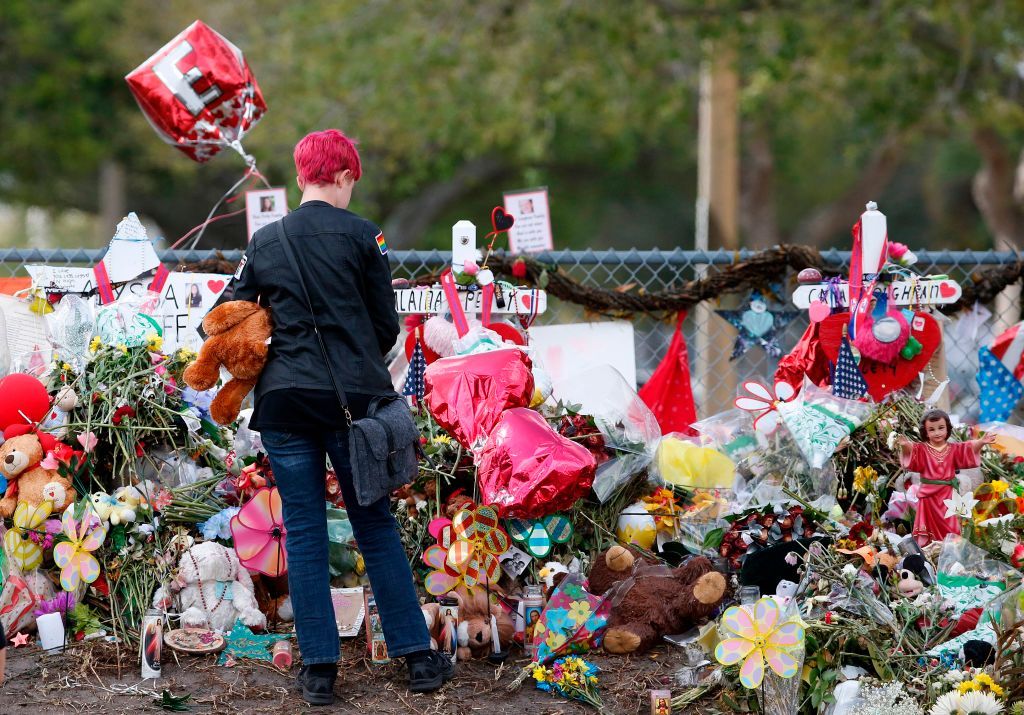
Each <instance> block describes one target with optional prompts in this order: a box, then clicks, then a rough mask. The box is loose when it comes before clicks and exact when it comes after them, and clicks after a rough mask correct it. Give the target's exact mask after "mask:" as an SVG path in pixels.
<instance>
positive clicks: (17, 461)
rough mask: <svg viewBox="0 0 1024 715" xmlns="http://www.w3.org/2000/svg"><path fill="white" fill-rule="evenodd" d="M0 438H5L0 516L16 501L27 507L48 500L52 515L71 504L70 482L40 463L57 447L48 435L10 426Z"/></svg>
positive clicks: (8, 513)
mask: <svg viewBox="0 0 1024 715" xmlns="http://www.w3.org/2000/svg"><path fill="white" fill-rule="evenodd" d="M4 435H5V436H6V438H7V439H6V441H5V442H4V443H3V444H2V445H0V473H2V474H3V476H4V477H5V478H6V479H7V491H6V493H5V494H4V497H3V499H0V516H3V517H4V518H9V517H10V516H11V515H12V514H14V509H15V507H17V505H18V502H19V501H23V502H27V503H28V504H30V505H31V506H38V505H39V504H41V503H43V502H44V501H49V502H51V503H52V504H53V512H54V513H59V512H62V511H64V509H66V508H67V507H68V505H69V504H72V503H74V501H75V490H74V488H72V486H71V482H70V481H68V480H67V479H65V478H64V477H62V476H61V475H60V474H59V473H58V472H57V470H56V469H46V468H44V467H43V466H42V465H41V464H40V462H42V461H43V458H44V457H46V453H47V452H51V451H53V450H54V449H55V448H56V447H57V445H58V444H59V443H58V442H57V440H56V439H54V438H53V436H52V435H49V434H46V433H45V432H35V431H33V429H32V427H30V426H29V425H11V426H10V427H8V428H7V429H5V430H4Z"/></svg>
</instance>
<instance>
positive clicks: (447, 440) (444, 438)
mask: <svg viewBox="0 0 1024 715" xmlns="http://www.w3.org/2000/svg"><path fill="white" fill-rule="evenodd" d="M430 441H431V442H433V443H434V444H451V443H452V438H451V437H449V436H448V435H446V434H439V435H437V436H436V437H434V439H432V440H430Z"/></svg>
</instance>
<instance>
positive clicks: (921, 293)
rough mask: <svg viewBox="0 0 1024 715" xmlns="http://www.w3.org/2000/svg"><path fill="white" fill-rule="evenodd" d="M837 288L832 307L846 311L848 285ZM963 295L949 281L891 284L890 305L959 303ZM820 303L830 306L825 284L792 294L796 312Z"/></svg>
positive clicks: (848, 296) (922, 280)
mask: <svg viewBox="0 0 1024 715" xmlns="http://www.w3.org/2000/svg"><path fill="white" fill-rule="evenodd" d="M838 288H839V305H838V306H835V307H845V306H847V305H849V303H850V285H849V283H840V284H839V286H838ZM962 293H963V290H962V289H961V288H960V284H959V283H957V282H956V281H954V280H951V279H949V278H922V279H921V280H919V281H912V282H911V281H893V283H892V298H891V299H890V302H891V303H893V304H894V305H919V304H920V305H947V304H949V303H955V302H957V301H958V300H960V295H961V294H962ZM819 300H820V301H824V302H825V303H826V304H828V305H830V306H831V302H830V300H831V298H830V290H829V285H828V284H826V283H817V284H814V285H802V286H799V287H798V288H797V289H796V290H795V291H793V305H795V306H796V307H797V308H807V307H809V306H810V305H811V303H814V302H816V301H819Z"/></svg>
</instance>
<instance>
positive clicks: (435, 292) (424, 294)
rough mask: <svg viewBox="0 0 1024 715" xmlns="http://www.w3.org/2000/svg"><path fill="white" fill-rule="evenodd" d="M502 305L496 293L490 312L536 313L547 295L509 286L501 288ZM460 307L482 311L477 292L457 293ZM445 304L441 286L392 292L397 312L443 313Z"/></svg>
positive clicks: (545, 308)
mask: <svg viewBox="0 0 1024 715" xmlns="http://www.w3.org/2000/svg"><path fill="white" fill-rule="evenodd" d="M504 296H505V305H504V307H502V306H499V305H498V299H497V296H495V298H494V302H493V303H492V304H491V312H492V313H494V314H496V315H498V314H500V315H529V314H530V313H533V312H536V313H538V314H540V313H543V312H545V311H546V310H547V309H548V297H547V294H546V293H545V292H544V291H542V290H536V289H532V288H513V289H511V290H505V291H504ZM459 299H460V301H461V302H462V308H463V310H465V311H466V313H481V312H483V294H482V293H481V291H478V290H475V291H467V292H461V291H460V292H459ZM447 309H448V303H447V300H446V299H445V296H444V290H442V289H441V288H400V289H398V290H396V291H395V310H397V311H398V313H399V314H401V315H422V314H428V313H430V314H437V313H443V312H444V311H445V310H447Z"/></svg>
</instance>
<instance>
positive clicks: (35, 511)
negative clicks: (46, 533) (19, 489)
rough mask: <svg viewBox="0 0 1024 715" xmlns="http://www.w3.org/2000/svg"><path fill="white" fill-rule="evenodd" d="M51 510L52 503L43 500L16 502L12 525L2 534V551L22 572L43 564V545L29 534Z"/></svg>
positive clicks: (41, 524)
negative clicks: (36, 503)
mask: <svg viewBox="0 0 1024 715" xmlns="http://www.w3.org/2000/svg"><path fill="white" fill-rule="evenodd" d="M52 512H53V504H51V503H50V502H48V501H44V502H42V503H40V504H39V505H37V506H32V505H30V504H29V503H28V502H23V501H20V502H18V506H17V508H16V509H15V510H14V525H13V526H11V528H10V529H8V530H7V533H6V534H4V551H5V552H6V553H7V556H8V557H9V558H10V559H11V562H12V563H13V564H14V565H15V566H17V567H18V570H20V571H21V572H22V573H25V572H27V571H31V570H32V569H37V568H39V567H40V566H42V564H43V547H42V546H41V545H40V544H37V543H36V542H35V541H33V540H32V538H31V534H32V533H33V532H37V531H39V530H40V529H41V527H42V526H43V522H44V521H46V518H47V517H48V516H50V514H51V513H52Z"/></svg>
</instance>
